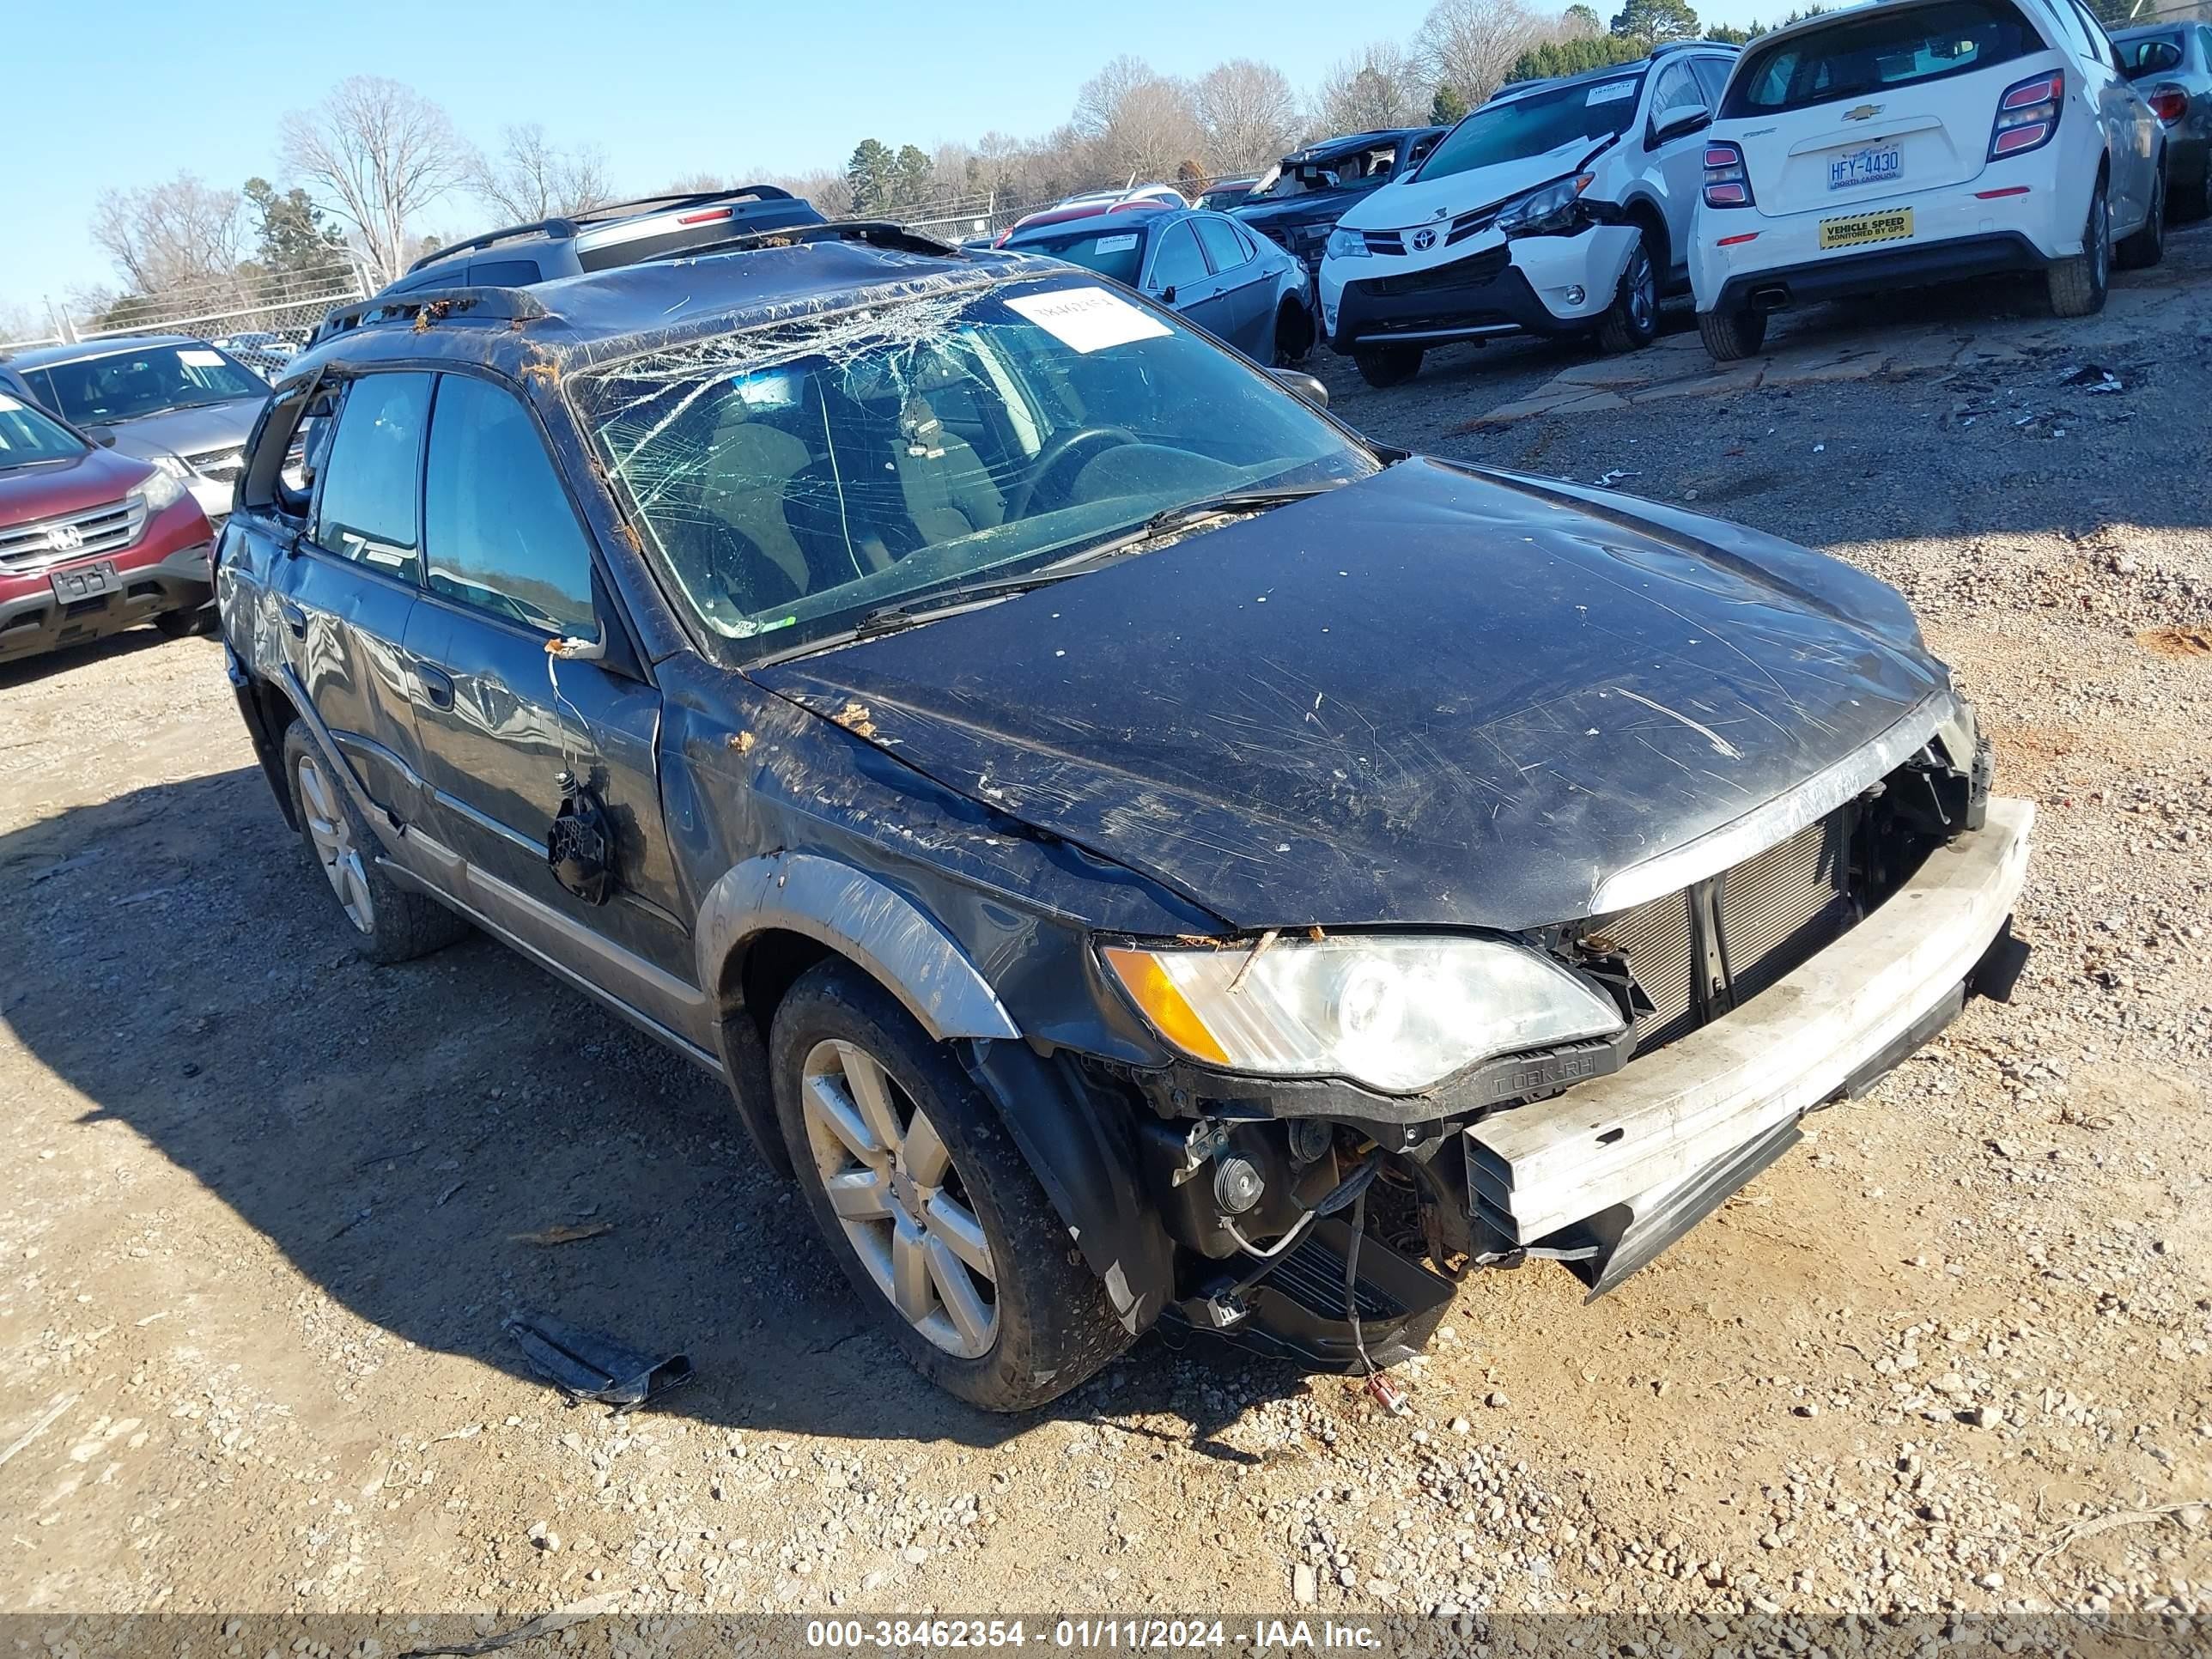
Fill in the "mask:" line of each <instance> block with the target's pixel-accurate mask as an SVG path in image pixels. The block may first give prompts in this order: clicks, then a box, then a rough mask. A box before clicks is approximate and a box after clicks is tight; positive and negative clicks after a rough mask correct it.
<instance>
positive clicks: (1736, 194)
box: [1705, 143, 1752, 208]
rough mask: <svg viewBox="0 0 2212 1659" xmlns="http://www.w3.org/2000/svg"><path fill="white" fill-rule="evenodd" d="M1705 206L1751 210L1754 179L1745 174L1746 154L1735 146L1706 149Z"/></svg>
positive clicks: (1713, 145) (1707, 146)
mask: <svg viewBox="0 0 2212 1659" xmlns="http://www.w3.org/2000/svg"><path fill="white" fill-rule="evenodd" d="M1705 205H1706V206H1707V207H1709V208H1737V207H1749V206H1751V205H1752V200H1751V175H1750V174H1749V173H1746V172H1745V171H1744V170H1743V151H1742V150H1741V149H1739V148H1738V147H1737V146H1735V145H1734V144H1718V143H1715V144H1707V145H1706V146H1705Z"/></svg>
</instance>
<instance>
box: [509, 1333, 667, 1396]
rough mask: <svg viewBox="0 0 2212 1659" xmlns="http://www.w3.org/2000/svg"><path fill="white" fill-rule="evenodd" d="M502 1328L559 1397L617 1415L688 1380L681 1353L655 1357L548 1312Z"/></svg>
mask: <svg viewBox="0 0 2212 1659" xmlns="http://www.w3.org/2000/svg"><path fill="white" fill-rule="evenodd" d="M501 1328H502V1329H504V1330H505V1331H506V1332H507V1334H508V1335H509V1336H511V1337H513V1339H514V1341H515V1346H518V1347H520V1349H521V1350H522V1357H523V1358H525V1359H526V1360H528V1361H529V1362H530V1367H531V1369H532V1370H534V1371H536V1372H537V1373H538V1375H539V1376H543V1377H544V1379H545V1380H546V1381H547V1382H549V1383H551V1384H552V1385H553V1386H554V1387H555V1388H556V1389H560V1390H561V1392H562V1393H563V1394H565V1395H568V1397H569V1398H570V1399H571V1400H593V1401H598V1402H599V1403H600V1404H601V1405H604V1406H611V1407H614V1408H615V1410H616V1412H617V1413H623V1412H633V1411H635V1410H636V1409H637V1408H638V1407H640V1406H642V1405H643V1404H645V1402H646V1401H648V1400H651V1399H653V1398H655V1397H656V1396H658V1395H664V1394H665V1393H667V1392H668V1391H669V1389H678V1388H681V1387H683V1386H684V1384H685V1383H689V1382H690V1380H691V1362H690V1360H689V1359H687V1358H684V1356H683V1355H682V1354H680V1353H678V1354H671V1355H669V1356H668V1358H665V1359H655V1358H653V1356H652V1355H651V1354H647V1353H640V1352H638V1351H637V1350H636V1349H635V1348H629V1347H624V1346H623V1345H622V1344H621V1343H619V1342H617V1341H616V1340H614V1339H613V1338H611V1337H606V1336H601V1335H600V1334H599V1333H598V1332H596V1331H586V1330H579V1329H578V1328H576V1327H575V1326H574V1325H571V1324H569V1323H568V1322H567V1321H566V1320H562V1319H556V1318H554V1317H553V1316H551V1315H550V1314H530V1313H518V1314H512V1315H509V1316H508V1317H507V1320H506V1321H505V1322H504V1323H503V1325H502V1327H501Z"/></svg>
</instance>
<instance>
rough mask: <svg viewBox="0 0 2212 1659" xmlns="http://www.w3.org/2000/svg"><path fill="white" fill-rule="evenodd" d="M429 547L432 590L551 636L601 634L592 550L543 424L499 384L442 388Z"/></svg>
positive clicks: (426, 504)
mask: <svg viewBox="0 0 2212 1659" xmlns="http://www.w3.org/2000/svg"><path fill="white" fill-rule="evenodd" d="M422 545H423V570H424V580H425V581H426V582H427V583H428V586H429V589H430V591H431V592H434V593H441V594H443V595H444V596H445V597H446V598H447V599H453V600H457V601H458V602H459V603H460V604H462V605H473V606H474V607H476V608H477V610H479V611H489V612H490V613H491V614H492V615H493V616H495V617H504V618H506V619H507V621H509V622H517V623H522V624H523V625H524V626H526V627H529V628H535V629H539V630H541V631H542V632H544V633H547V634H553V635H574V636H580V637H583V638H590V637H592V635H595V634H596V632H597V631H598V623H597V622H596V620H595V619H594V616H593V610H592V553H591V544H590V543H589V542H588V541H587V540H586V538H585V535H584V528H583V526H581V525H580V524H579V523H577V521H576V513H575V508H574V507H572V506H571V505H570V504H569V501H568V492H567V491H566V490H565V489H562V487H561V477H560V475H559V474H558V473H557V472H556V471H554V469H553V458H552V457H551V456H550V455H548V454H547V453H545V441H544V439H543V438H542V437H541V436H540V435H538V423H537V422H535V421H533V420H532V419H531V418H530V411H529V410H526V409H525V408H524V407H523V406H522V404H520V402H519V401H518V400H517V399H516V398H515V397H514V396H513V393H511V392H507V391H506V390H505V389H503V388H502V387H500V386H492V385H490V384H489V383H488V382H486V381H483V380H471V379H469V378H468V377H467V376H465V375H460V374H448V375H446V376H444V377H443V378H442V379H441V380H440V381H439V382H438V402H437V407H436V409H435V411H434V412H433V414H432V415H431V416H430V459H429V464H428V467H427V469H426V470H425V471H424V474H423V478H422Z"/></svg>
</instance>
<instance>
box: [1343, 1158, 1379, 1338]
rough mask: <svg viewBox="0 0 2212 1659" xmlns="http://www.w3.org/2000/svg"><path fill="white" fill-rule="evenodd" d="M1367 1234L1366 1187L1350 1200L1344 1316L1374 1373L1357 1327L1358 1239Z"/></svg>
mask: <svg viewBox="0 0 2212 1659" xmlns="http://www.w3.org/2000/svg"><path fill="white" fill-rule="evenodd" d="M1366 1236H1367V1188H1364V1187H1362V1188H1360V1189H1359V1195H1358V1197H1357V1198H1355V1199H1353V1200H1352V1243H1351V1246H1350V1248H1348V1249H1346V1251H1345V1253H1344V1316H1345V1317H1346V1319H1348V1320H1350V1321H1351V1322H1352V1346H1353V1347H1355V1348H1357V1349H1358V1351H1359V1363H1360V1364H1362V1365H1364V1366H1365V1367H1366V1368H1367V1375H1368V1376H1374V1375H1375V1362H1374V1361H1373V1360H1371V1359H1370V1358H1368V1357H1367V1335H1366V1333H1365V1332H1364V1331H1362V1330H1361V1329H1360V1328H1359V1241H1360V1240H1361V1239H1363V1238H1364V1237H1366Z"/></svg>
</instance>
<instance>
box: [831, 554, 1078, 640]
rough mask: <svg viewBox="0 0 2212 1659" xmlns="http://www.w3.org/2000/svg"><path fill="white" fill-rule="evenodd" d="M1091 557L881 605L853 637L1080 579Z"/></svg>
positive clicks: (856, 628)
mask: <svg viewBox="0 0 2212 1659" xmlns="http://www.w3.org/2000/svg"><path fill="white" fill-rule="evenodd" d="M1090 566H1091V555H1089V554H1085V555H1084V556H1082V557H1081V558H1080V559H1079V560H1077V561H1075V562H1073V564H1072V565H1069V564H1063V565H1060V566H1059V567H1056V568H1052V569H1048V570H1032V571H1030V573H1029V574H1026V575H1021V576H1002V577H1000V578H999V579H998V580H995V581H987V582H963V583H962V584H961V585H960V586H957V587H941V588H939V589H938V590H937V591H936V592H933V593H926V594H924V595H922V596H921V598H919V599H908V600H906V601H904V602H902V603H901V604H898V605H878V606H877V607H876V608H875V609H874V610H873V611H867V612H866V613H865V614H863V615H862V617H860V621H859V622H857V623H854V625H853V629H852V632H851V634H850V635H849V637H850V638H853V639H856V640H866V639H872V638H873V637H874V636H875V635H878V634H894V633H896V632H897V631H898V630H899V629H902V628H911V627H913V626H914V625H915V623H919V622H921V621H922V620H923V619H924V618H925V617H933V616H935V615H936V614H937V613H938V612H939V611H953V610H957V609H958V608H959V607H960V606H962V605H974V604H977V603H979V602H981V601H982V600H984V599H1005V598H1006V597H1007V596H1009V595H1010V594H1014V593H1026V592H1029V591H1030V589H1031V588H1036V587H1049V586H1052V585H1053V584H1054V582H1064V581H1066V580H1068V579H1069V578H1070V577H1071V576H1079V575H1081V574H1083V573H1084V571H1085V570H1086V569H1088V568H1090Z"/></svg>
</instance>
